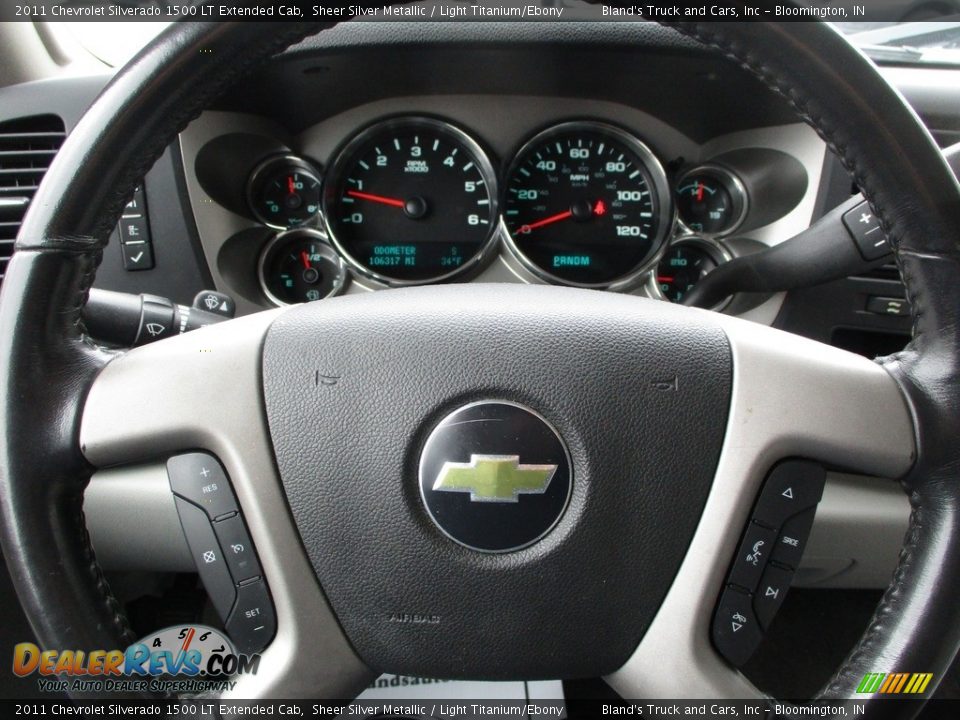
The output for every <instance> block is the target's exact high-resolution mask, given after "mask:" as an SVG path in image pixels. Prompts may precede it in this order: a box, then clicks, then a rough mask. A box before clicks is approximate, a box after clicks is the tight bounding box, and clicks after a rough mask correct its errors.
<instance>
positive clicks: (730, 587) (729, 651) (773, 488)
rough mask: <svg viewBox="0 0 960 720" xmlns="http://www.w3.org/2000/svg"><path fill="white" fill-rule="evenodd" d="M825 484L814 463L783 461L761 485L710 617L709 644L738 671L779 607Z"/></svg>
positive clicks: (798, 561) (798, 562)
mask: <svg viewBox="0 0 960 720" xmlns="http://www.w3.org/2000/svg"><path fill="white" fill-rule="evenodd" d="M825 481H826V472H825V471H824V469H823V467H821V466H820V465H819V464H818V463H815V462H811V461H808V460H786V461H784V462H782V463H780V464H779V465H777V466H776V467H775V468H774V469H773V470H772V471H771V472H770V475H769V476H768V477H767V479H766V481H765V482H764V485H763V490H762V491H761V493H760V498H759V500H758V501H757V504H756V506H755V507H754V509H753V514H752V516H751V518H750V522H749V523H748V524H747V528H746V530H745V531H744V533H743V537H742V539H741V541H740V546H739V548H738V549H737V554H736V555H735V556H734V558H733V563H732V564H731V566H730V571H729V573H728V574H727V581H726V583H725V586H724V590H723V592H722V593H721V595H720V602H719V604H718V605H717V611H716V613H715V615H714V618H713V633H712V634H713V644H714V646H715V647H716V648H717V650H718V651H719V652H720V654H721V655H723V656H724V657H725V658H726V659H727V660H728V661H730V663H731V664H732V665H735V666H736V667H740V666H742V665H743V664H744V663H746V662H747V660H749V659H750V657H751V656H752V655H753V653H754V651H755V650H756V649H757V646H758V645H759V644H760V641H761V640H762V639H763V633H764V632H765V631H766V630H767V629H768V628H769V627H770V623H771V622H772V621H773V618H774V616H775V615H776V614H777V611H778V610H779V609H780V606H781V605H782V604H783V601H784V598H785V597H786V595H787V591H788V590H789V589H790V582H791V581H792V580H793V573H794V571H795V570H796V569H797V567H799V565H800V558H801V557H802V556H803V549H804V546H805V545H806V542H807V537H808V536H809V535H810V528H811V527H812V526H813V517H814V514H815V513H816V511H817V504H818V503H819V502H820V498H821V496H822V495H823V486H824V483H825Z"/></svg>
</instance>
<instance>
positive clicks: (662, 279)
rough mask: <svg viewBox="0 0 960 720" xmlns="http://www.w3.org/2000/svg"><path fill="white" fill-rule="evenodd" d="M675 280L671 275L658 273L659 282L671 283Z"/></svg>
mask: <svg viewBox="0 0 960 720" xmlns="http://www.w3.org/2000/svg"><path fill="white" fill-rule="evenodd" d="M673 280H674V278H672V277H669V276H667V275H657V282H659V283H671V282H673Z"/></svg>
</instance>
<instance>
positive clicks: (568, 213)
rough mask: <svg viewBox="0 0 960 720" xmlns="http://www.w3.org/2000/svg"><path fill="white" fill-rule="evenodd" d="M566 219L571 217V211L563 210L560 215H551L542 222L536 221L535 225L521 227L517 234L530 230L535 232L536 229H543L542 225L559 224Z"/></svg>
mask: <svg viewBox="0 0 960 720" xmlns="http://www.w3.org/2000/svg"><path fill="white" fill-rule="evenodd" d="M568 217H573V211H572V210H565V211H564V212H562V213H557V214H556V215H551V216H550V217H547V218H544V219H543V220H537V221H536V222H535V223H530V224H529V225H521V226H520V229H519V230H518V231H517V232H520V233H528V232H530V231H531V230H536V229H537V228H539V227H543V226H544V225H550V224H551V223H555V222H560V221H561V220H566V219H567V218H568Z"/></svg>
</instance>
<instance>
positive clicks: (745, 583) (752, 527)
mask: <svg viewBox="0 0 960 720" xmlns="http://www.w3.org/2000/svg"><path fill="white" fill-rule="evenodd" d="M776 537H777V533H776V531H774V530H771V529H770V528H765V527H763V526H761V525H757V524H756V523H750V524H749V525H748V526H747V531H746V532H745V533H744V535H743V540H741V541H740V549H739V550H737V554H736V556H735V557H734V559H733V567H732V568H730V575H729V577H728V578H727V581H728V582H730V583H733V584H734V585H739V586H740V587H742V588H745V589H746V590H748V591H750V592H753V589H754V588H755V587H756V586H757V583H758V582H759V581H760V575H761V574H762V573H763V567H764V565H766V564H767V560H768V559H769V558H770V553H771V552H772V550H773V543H774V540H776Z"/></svg>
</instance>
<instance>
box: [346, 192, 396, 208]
mask: <svg viewBox="0 0 960 720" xmlns="http://www.w3.org/2000/svg"><path fill="white" fill-rule="evenodd" d="M347 195H349V196H350V197H355V198H360V199H361V200H370V201H372V202H378V203H383V204H384V205H389V206H390V207H398V208H402V207H404V205H406V203H404V202H403V200H398V199H396V198H389V197H384V196H383V195H371V194H370V193H365V192H359V191H358V190H347Z"/></svg>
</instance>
